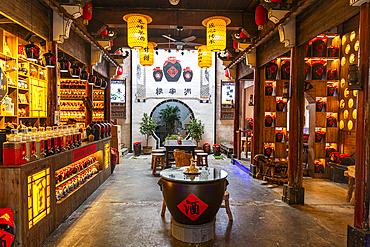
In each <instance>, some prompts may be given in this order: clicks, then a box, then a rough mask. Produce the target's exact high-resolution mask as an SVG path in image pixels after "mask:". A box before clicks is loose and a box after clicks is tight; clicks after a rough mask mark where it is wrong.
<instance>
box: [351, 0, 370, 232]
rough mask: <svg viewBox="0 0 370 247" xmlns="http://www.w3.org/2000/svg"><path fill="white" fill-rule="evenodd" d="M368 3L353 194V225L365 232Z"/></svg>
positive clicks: (363, 15)
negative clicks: (362, 87)
mask: <svg viewBox="0 0 370 247" xmlns="http://www.w3.org/2000/svg"><path fill="white" fill-rule="evenodd" d="M369 12H370V10H369V3H365V4H362V5H361V11H360V35H359V36H360V49H359V52H358V56H359V60H358V62H359V69H360V78H361V82H362V83H363V85H364V89H363V90H362V91H359V92H358V97H357V113H358V114H357V122H356V171H355V174H356V175H355V176H356V187H355V188H356V190H355V212H354V225H355V227H357V228H361V229H365V228H369V187H368V186H369V181H368V179H369V175H368V173H369V160H370V156H369V145H370V139H369V138H370V133H369V126H370V125H369V120H370V118H369V106H370V102H369V56H370V49H369V42H370V34H369V25H370V18H369Z"/></svg>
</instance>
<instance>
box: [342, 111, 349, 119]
mask: <svg viewBox="0 0 370 247" xmlns="http://www.w3.org/2000/svg"><path fill="white" fill-rule="evenodd" d="M348 115H349V113H348V110H345V111H344V112H343V117H344V119H347V118H348Z"/></svg>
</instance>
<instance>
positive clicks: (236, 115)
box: [233, 80, 240, 159]
mask: <svg viewBox="0 0 370 247" xmlns="http://www.w3.org/2000/svg"><path fill="white" fill-rule="evenodd" d="M234 95H235V96H234V100H235V104H234V149H233V153H234V157H235V155H237V157H236V158H237V159H240V152H238V149H239V146H238V135H239V134H238V133H239V122H240V121H239V114H240V102H239V101H240V97H239V96H240V80H235V94H234Z"/></svg>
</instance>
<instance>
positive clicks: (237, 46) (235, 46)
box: [233, 40, 239, 50]
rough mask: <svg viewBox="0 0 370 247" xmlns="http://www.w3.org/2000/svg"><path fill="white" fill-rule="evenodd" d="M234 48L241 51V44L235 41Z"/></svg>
mask: <svg viewBox="0 0 370 247" xmlns="http://www.w3.org/2000/svg"><path fill="white" fill-rule="evenodd" d="M233 47H234V49H235V50H238V49H239V44H238V42H236V41H235V40H233Z"/></svg>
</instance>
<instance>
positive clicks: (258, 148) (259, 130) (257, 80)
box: [250, 68, 265, 177]
mask: <svg viewBox="0 0 370 247" xmlns="http://www.w3.org/2000/svg"><path fill="white" fill-rule="evenodd" d="M263 73H264V69H263V68H262V69H259V68H255V69H254V99H253V101H254V109H253V138H252V155H251V166H250V167H251V170H250V175H251V176H252V177H256V174H257V168H258V167H257V166H258V163H257V161H255V160H254V159H253V157H254V156H255V155H257V154H261V153H263V126H264V121H265V120H264V119H265V116H264V114H265V111H264V102H263V99H264V84H263V83H262V78H263V77H262V75H263Z"/></svg>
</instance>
